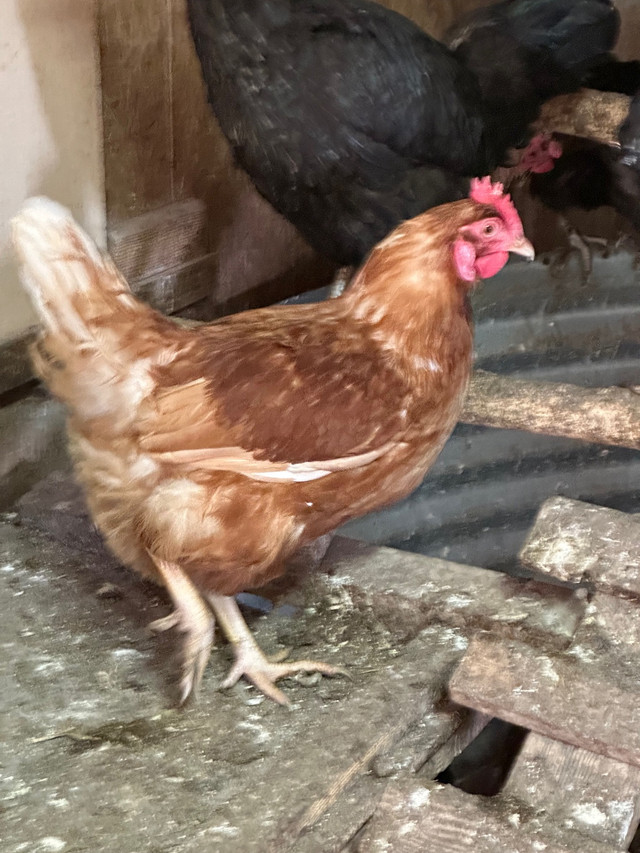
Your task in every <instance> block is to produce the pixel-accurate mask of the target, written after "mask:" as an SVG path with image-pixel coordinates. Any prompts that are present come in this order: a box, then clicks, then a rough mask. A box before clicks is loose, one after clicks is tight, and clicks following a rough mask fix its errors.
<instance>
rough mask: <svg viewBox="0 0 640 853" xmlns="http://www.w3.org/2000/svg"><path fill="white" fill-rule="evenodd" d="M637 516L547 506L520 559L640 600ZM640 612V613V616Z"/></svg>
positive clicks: (560, 502) (560, 503) (561, 501)
mask: <svg viewBox="0 0 640 853" xmlns="http://www.w3.org/2000/svg"><path fill="white" fill-rule="evenodd" d="M639 553H640V522H639V521H638V518H637V516H633V515H629V514H628V513H625V512H618V511H617V510H615V509H607V508H606V507H602V506H595V505H594V504H589V503H583V502H582V501H575V500H570V499H569V498H564V497H553V498H549V500H547V501H545V502H544V504H543V505H542V507H541V508H540V511H539V512H538V516H537V518H536V521H535V524H534V526H533V528H532V529H531V532H530V533H529V536H528V538H527V541H526V542H525V544H524V546H523V548H522V550H521V552H520V560H521V561H522V562H523V563H524V565H525V566H528V567H529V568H531V569H533V570H534V571H537V572H544V573H545V574H548V575H552V576H553V577H555V578H557V579H559V580H561V581H564V582H566V583H581V582H583V581H588V582H589V583H591V584H593V585H594V586H595V588H596V589H597V590H600V591H602V592H606V593H609V594H612V595H620V596H634V597H636V598H638V599H640V563H639V562H638V554H639ZM639 613H640V611H639Z"/></svg>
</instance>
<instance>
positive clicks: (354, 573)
mask: <svg viewBox="0 0 640 853" xmlns="http://www.w3.org/2000/svg"><path fill="white" fill-rule="evenodd" d="M323 570H325V571H327V572H328V573H329V574H330V575H331V576H332V578H333V580H332V582H333V583H335V584H341V585H344V586H347V587H348V588H349V589H350V592H351V595H352V597H353V599H354V601H356V602H358V603H360V604H364V605H367V606H370V607H372V608H373V609H374V611H375V613H376V616H377V618H378V619H380V620H382V621H383V622H387V623H389V624H390V623H393V628H394V630H399V629H402V628H404V630H405V631H406V632H407V633H408V634H409V635H410V634H412V633H415V632H417V631H419V630H420V629H421V628H422V627H424V626H425V625H428V624H430V623H432V622H440V623H441V624H444V625H449V626H451V627H455V628H461V629H462V630H464V631H467V632H474V631H477V630H479V629H484V630H489V631H491V632H492V633H494V632H497V633H500V634H502V635H503V636H511V637H517V638H522V637H529V638H531V639H536V638H537V639H539V640H541V641H544V643H545V644H548V645H553V646H554V647H556V648H566V646H567V645H568V644H569V642H570V641H571V638H572V636H573V633H574V631H575V630H576V627H577V625H578V623H579V621H580V619H581V618H582V616H583V614H584V602H583V600H581V599H580V598H579V597H577V596H576V595H575V594H574V593H573V592H572V591H571V590H569V589H563V588H559V587H558V586H552V585H550V584H541V583H535V582H532V581H523V580H520V579H517V578H512V577H509V576H508V575H505V574H503V573H501V572H492V571H490V570H488V569H481V568H476V567H474V566H463V565H460V564H458V563H451V562H449V561H447V560H440V559H437V558H435V557H425V556H422V555H420V554H410V553H406V552H404V551H398V550H396V549H393V548H380V547H376V546H371V545H366V544H365V543H363V542H358V541H356V540H354V539H347V538H345V537H340V536H336V537H335V538H334V540H333V542H332V543H331V546H330V548H329V550H328V551H327V555H326V557H325V560H324V562H323Z"/></svg>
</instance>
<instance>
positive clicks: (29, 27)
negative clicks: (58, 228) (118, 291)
mask: <svg viewBox="0 0 640 853" xmlns="http://www.w3.org/2000/svg"><path fill="white" fill-rule="evenodd" d="M96 4H97V0H0V341H2V340H5V339H7V338H10V337H14V336H15V335H18V334H19V333H20V332H22V331H23V330H24V329H25V328H26V327H27V326H29V325H30V324H31V323H33V314H32V312H31V307H30V305H29V304H28V302H27V299H26V297H25V296H24V294H23V292H22V289H21V287H20V284H19V282H18V278H17V273H16V270H15V266H14V262H13V257H12V253H11V250H10V247H9V244H8V237H9V220H10V218H11V217H12V216H13V215H14V213H15V212H16V211H17V210H18V208H19V207H20V205H21V204H22V202H23V201H24V199H26V198H28V197H29V196H31V195H36V194H45V195H50V196H52V197H53V198H55V199H56V200H58V201H60V202H62V203H63V204H65V205H67V206H69V207H71V208H72V210H73V211H74V213H75V214H76V215H77V216H78V218H79V219H80V221H81V222H82V223H83V224H84V225H85V226H86V227H87V228H88V230H89V231H90V232H91V234H92V235H93V236H94V237H95V238H96V239H98V240H99V241H100V242H101V243H104V240H105V199H104V174H103V173H104V169H103V157H102V118H101V107H100V94H99V92H100V86H99V53H98V42H97V27H96V20H97V13H96Z"/></svg>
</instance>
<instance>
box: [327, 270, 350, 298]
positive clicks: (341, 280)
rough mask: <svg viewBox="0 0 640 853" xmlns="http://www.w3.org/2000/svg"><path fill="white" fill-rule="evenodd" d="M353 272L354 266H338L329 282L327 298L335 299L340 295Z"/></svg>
mask: <svg viewBox="0 0 640 853" xmlns="http://www.w3.org/2000/svg"><path fill="white" fill-rule="evenodd" d="M353 273H354V267H340V269H339V270H338V272H337V273H336V277H335V278H334V280H333V281H332V282H331V287H330V288H329V299H336V297H338V296H342V294H343V293H344V291H345V289H346V287H347V285H348V284H349V282H350V281H351V278H352V276H353Z"/></svg>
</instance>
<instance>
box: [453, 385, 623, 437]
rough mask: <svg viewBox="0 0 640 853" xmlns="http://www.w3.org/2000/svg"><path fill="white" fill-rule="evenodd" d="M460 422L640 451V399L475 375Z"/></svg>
mask: <svg viewBox="0 0 640 853" xmlns="http://www.w3.org/2000/svg"><path fill="white" fill-rule="evenodd" d="M460 420H461V421H463V422H464V423H468V424H479V425H482V426H491V427H498V428H500V429H521V430H526V431H527V432H537V433H543V434H544V435H557V436H564V437H565V438H577V439H579V440H580V441H593V442H595V443H597V444H615V445H619V446H621V447H632V448H634V449H640V395H638V394H635V393H634V392H633V391H631V390H629V389H628V388H617V387H614V388H581V387H578V386H577V385H567V384H565V383H560V382H531V381H528V380H526V379H516V378H513V377H510V376H498V375H497V374H495V373H486V372H485V371H476V372H475V373H474V375H473V377H472V380H471V385H470V386H469V393H468V394H467V399H466V401H465V405H464V410H463V412H462V415H461V416H460Z"/></svg>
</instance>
